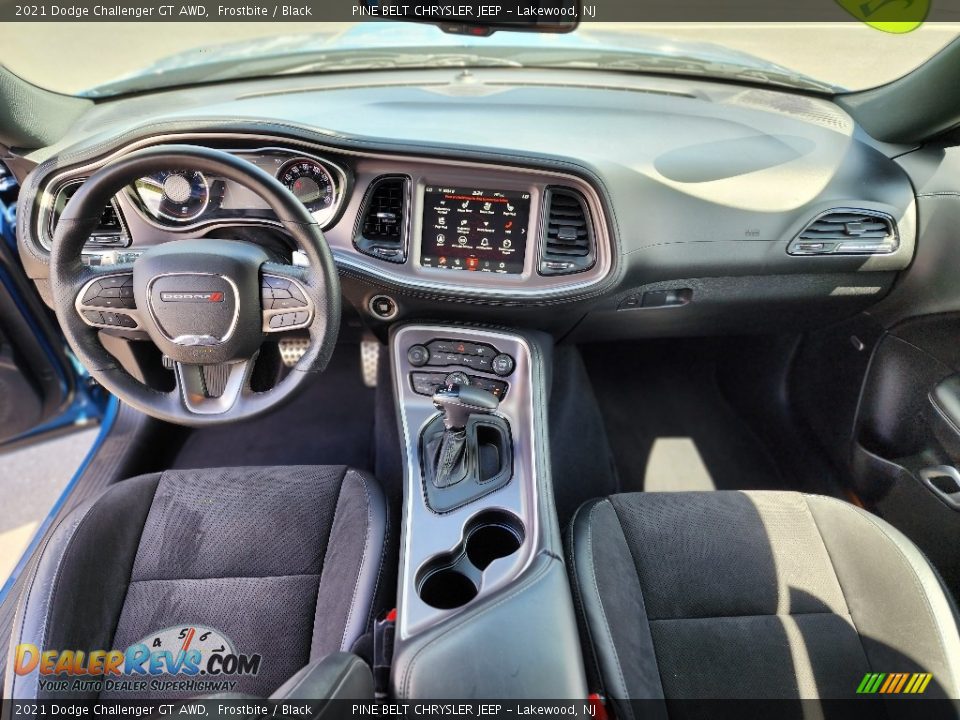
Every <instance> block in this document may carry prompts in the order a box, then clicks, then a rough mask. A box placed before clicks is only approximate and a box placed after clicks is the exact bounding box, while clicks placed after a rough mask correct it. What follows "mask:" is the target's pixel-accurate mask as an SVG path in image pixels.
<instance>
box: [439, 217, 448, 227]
mask: <svg viewBox="0 0 960 720" xmlns="http://www.w3.org/2000/svg"><path fill="white" fill-rule="evenodd" d="M446 224H447V219H446V218H445V217H438V218H437V225H446Z"/></svg>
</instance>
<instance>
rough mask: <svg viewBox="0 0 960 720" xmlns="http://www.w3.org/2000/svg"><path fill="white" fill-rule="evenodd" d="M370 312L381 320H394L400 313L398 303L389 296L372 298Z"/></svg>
mask: <svg viewBox="0 0 960 720" xmlns="http://www.w3.org/2000/svg"><path fill="white" fill-rule="evenodd" d="M369 307H370V312H371V313H373V315H374V316H375V317H377V318H379V319H380V320H393V319H394V318H395V317H396V316H397V313H398V312H400V310H399V308H398V307H397V302H396V300H394V299H393V298H392V297H390V296H389V295H374V296H373V297H372V298H370V303H369Z"/></svg>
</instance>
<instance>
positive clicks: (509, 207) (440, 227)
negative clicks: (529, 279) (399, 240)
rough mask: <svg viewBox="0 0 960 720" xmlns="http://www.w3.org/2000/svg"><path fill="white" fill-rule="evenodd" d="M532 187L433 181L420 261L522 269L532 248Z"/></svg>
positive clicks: (452, 266)
mask: <svg viewBox="0 0 960 720" xmlns="http://www.w3.org/2000/svg"><path fill="white" fill-rule="evenodd" d="M529 218H530V193H528V192H506V191H500V190H481V189H478V188H469V189H463V188H453V187H439V186H436V185H428V186H427V187H426V188H425V189H424V195H423V235H422V237H421V243H420V264H421V265H423V266H424V267H429V268H443V269H445V270H466V271H471V270H472V271H474V272H491V273H508V274H519V273H521V272H523V258H524V255H525V251H526V249H527V222H528V220H529Z"/></svg>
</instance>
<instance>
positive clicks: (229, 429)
mask: <svg viewBox="0 0 960 720" xmlns="http://www.w3.org/2000/svg"><path fill="white" fill-rule="evenodd" d="M374 395H375V390H374V389H373V388H368V387H366V386H365V385H364V384H363V376H362V373H361V368H360V349H359V346H357V345H338V346H337V349H336V351H335V352H334V354H333V358H332V359H331V360H330V364H329V365H328V366H327V369H326V371H325V372H323V373H322V374H320V375H319V376H318V377H317V378H316V379H315V380H313V382H311V383H310V384H309V385H307V386H306V387H304V388H303V390H302V391H301V392H300V394H299V395H298V396H297V397H296V398H294V399H293V400H291V401H290V402H289V403H287V404H286V405H283V406H282V407H280V408H279V409H277V410H276V411H274V412H272V413H269V414H268V415H264V416H262V417H259V418H256V419H255V420H250V421H247V422H242V423H233V424H230V425H226V426H223V427H214V428H203V429H201V430H194V431H193V432H191V433H190V435H189V437H188V438H187V440H186V442H185V443H184V445H183V447H182V449H181V450H180V453H179V454H178V455H177V459H176V461H175V463H174V467H177V468H199V467H230V466H241V465H301V464H305V465H349V466H351V467H354V468H357V469H360V470H372V469H373V456H374V450H373V427H374Z"/></svg>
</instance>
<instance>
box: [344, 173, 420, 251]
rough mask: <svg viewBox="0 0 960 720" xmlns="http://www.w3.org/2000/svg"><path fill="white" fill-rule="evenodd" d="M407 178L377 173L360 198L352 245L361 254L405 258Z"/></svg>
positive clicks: (408, 181)
mask: <svg viewBox="0 0 960 720" xmlns="http://www.w3.org/2000/svg"><path fill="white" fill-rule="evenodd" d="M409 183H410V180H409V178H406V177H403V176H396V175H394V176H388V177H380V178H377V179H376V180H374V181H373V182H372V183H370V187H369V189H368V190H367V195H366V197H365V198H364V200H363V206H362V207H363V209H362V210H361V212H360V221H359V222H358V223H357V232H356V235H355V237H354V241H353V242H354V245H356V248H357V250H359V251H360V252H362V253H363V254H364V255H370V256H371V257H375V258H379V259H380V260H386V261H387V262H393V263H402V262H404V261H405V260H406V259H407V249H406V234H407V222H406V220H407V194H408V193H407V188H408V186H409Z"/></svg>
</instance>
